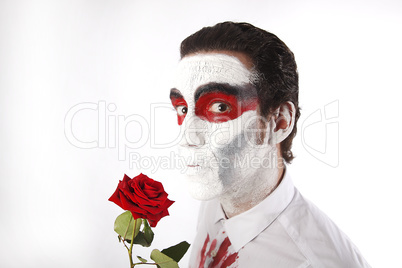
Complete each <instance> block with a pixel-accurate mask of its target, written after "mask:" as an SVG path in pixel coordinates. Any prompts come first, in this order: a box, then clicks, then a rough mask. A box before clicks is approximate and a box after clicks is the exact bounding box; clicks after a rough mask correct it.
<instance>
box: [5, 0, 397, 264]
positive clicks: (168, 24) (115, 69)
mask: <svg viewBox="0 0 402 268" xmlns="http://www.w3.org/2000/svg"><path fill="white" fill-rule="evenodd" d="M225 20H234V21H247V22H250V23H252V24H254V25H256V26H258V27H260V28H263V29H266V30H268V31H271V32H273V33H275V34H276V35H278V36H279V37H280V38H281V39H282V40H284V41H285V43H286V44H287V45H288V46H289V47H290V48H291V49H292V50H293V52H294V53H295V55H296V60H297V63H298V67H299V73H300V102H301V107H302V109H303V110H302V117H301V119H300V121H299V135H298V136H297V137H296V139H295V141H294V143H295V144H294V151H295V154H296V155H297V158H296V159H295V160H294V163H293V164H292V165H290V166H289V170H290V172H291V174H292V177H293V180H294V182H295V184H296V186H297V187H298V188H299V190H300V191H301V192H302V194H304V195H305V196H306V197H307V198H309V199H310V200H312V201H313V202H314V203H316V204H317V206H318V207H320V208H321V209H322V210H323V211H325V212H326V213H327V214H328V215H329V216H330V217H331V218H332V219H333V220H334V221H335V222H336V223H337V224H338V225H339V226H340V227H341V229H342V230H343V231H344V232H345V233H346V234H347V235H348V236H349V237H350V238H351V239H352V240H353V241H354V243H355V244H356V245H357V246H358V248H359V249H360V250H361V252H362V254H363V255H364V256H365V258H366V259H367V261H368V262H369V263H370V264H371V265H372V266H373V267H398V266H399V267H401V266H400V265H401V264H400V258H399V256H400V249H401V248H400V241H401V239H402V233H401V226H402V220H401V217H400V207H401V204H402V197H401V195H400V187H401V186H402V183H401V179H402V178H401V175H400V150H401V141H400V134H399V132H400V130H401V127H400V119H399V115H400V91H401V90H402V88H401V82H400V80H401V79H400V75H401V71H402V70H401V69H402V68H401V61H402V53H401V47H402V38H401V25H402V3H401V2H400V1H396V0H395V1H391V0H381V1H380V0H376V1H374V0H373V1H363V0H361V1H350V0H348V1H346V0H342V1H339V0H336V1H318V0H317V1H296V0H294V1H290V0H289V1H253V0H251V1H247V2H246V1H134V0H132V1H106V0H103V1H95V0H92V1H90V0H87V1H50V0H49V1H11V0H10V1H4V0H3V1H1V2H0V38H1V42H0V88H1V92H0V94H1V100H0V101H1V103H0V118H1V121H0V124H1V132H0V146H1V147H0V151H1V158H0V163H1V166H0V179H1V187H0V212H1V214H0V266H1V267H10V268H11V267H24V268H29V267H75V268H78V267H97V268H102V267H105V268H106V267H128V266H129V263H128V257H127V253H126V250H125V249H124V248H123V246H122V245H121V244H119V243H118V240H117V235H116V234H115V233H114V231H113V222H114V219H115V217H116V216H117V215H119V214H120V213H121V212H122V210H121V209H120V208H119V207H118V206H116V205H114V204H113V203H111V202H109V201H107V199H108V198H109V196H110V195H111V194H112V193H113V192H114V190H115V187H116V186H117V183H118V180H120V179H122V177H123V174H124V173H127V174H128V175H129V176H134V175H137V174H138V173H140V172H143V173H145V174H147V175H149V176H151V177H152V178H154V179H156V180H159V181H161V182H163V184H164V186H165V189H166V191H167V192H168V193H169V194H170V198H171V199H173V200H175V201H176V203H175V204H174V205H173V206H172V207H171V209H170V214H171V216H169V217H166V218H164V219H162V220H161V221H160V223H159V224H158V226H157V228H156V229H155V232H156V240H155V242H154V245H153V247H152V248H159V249H162V248H164V247H168V246H170V245H172V244H174V243H178V242H180V241H182V240H187V241H189V242H191V240H192V239H193V237H194V234H195V221H196V217H197V208H198V205H199V204H198V202H197V201H194V200H192V199H191V198H190V197H189V196H188V194H187V193H186V190H185V188H184V186H183V178H182V176H181V174H180V172H179V171H178V170H177V169H173V168H159V169H156V170H154V167H152V166H151V165H148V164H147V163H148V162H147V161H145V160H144V159H145V158H147V157H154V159H157V158H158V157H159V159H166V157H168V156H169V154H170V153H171V152H175V149H174V148H165V149H158V148H152V147H155V146H151V141H150V140H147V137H148V136H149V134H150V133H155V135H156V136H155V139H156V141H158V142H159V143H161V142H167V141H169V140H172V139H173V138H174V137H175V135H177V131H178V128H177V124H176V118H175V115H174V113H173V112H172V111H171V110H169V109H167V108H163V109H156V110H155V116H152V117H151V104H152V103H168V102H169V99H168V93H169V89H170V86H171V84H170V80H171V76H172V72H173V68H174V66H175V65H176V63H177V62H178V60H179V52H178V48H179V44H180V42H181V40H182V39H184V38H185V37H186V36H188V35H190V34H191V33H193V32H195V31H197V30H199V29H200V28H201V27H203V26H209V25H213V24H215V23H217V22H221V21H225ZM80 103H92V105H98V104H99V103H100V104H102V103H105V104H106V105H109V104H112V105H111V106H110V108H112V106H113V104H114V106H115V108H116V109H115V110H113V109H111V110H112V111H109V110H107V111H106V115H107V116H106V118H107V119H108V120H109V119H110V120H109V121H108V122H106V123H105V124H106V127H107V129H108V132H107V133H115V130H116V129H118V127H114V126H113V122H114V121H118V118H119V116H120V118H124V116H129V115H135V116H136V117H135V118H137V119H138V118H139V116H141V117H143V118H144V121H145V122H148V123H149V124H150V125H149V127H147V126H145V125H144V123H143V122H142V125H141V124H140V123H139V119H138V122H131V123H127V122H126V123H127V124H124V122H121V124H119V126H120V130H121V131H120V133H119V134H118V135H117V136H116V139H117V142H120V144H123V145H124V141H125V140H126V139H129V140H130V141H131V142H132V143H137V144H139V143H140V142H144V143H145V145H144V146H142V147H141V148H138V149H130V148H127V150H126V153H127V154H129V153H130V152H131V153H137V156H138V155H139V156H141V158H142V160H141V159H139V160H138V159H137V160H138V161H133V163H134V165H133V166H131V167H130V161H129V158H128V157H126V159H125V160H124V159H121V158H120V159H119V157H118V151H119V150H118V149H117V148H115V146H114V145H113V142H112V141H113V138H111V137H113V135H112V134H106V133H105V132H104V131H103V133H99V131H98V121H99V120H98V112H99V111H100V110H101V109H100V108H99V109H98V110H85V111H80V112H79V113H77V114H76V116H75V117H74V119H73V121H72V123H71V124H69V123H68V122H67V126H69V127H71V129H72V131H73V133H74V135H75V137H76V138H77V139H79V140H81V141H94V140H95V141H96V140H98V148H92V149H82V148H77V147H76V146H74V145H73V144H72V143H74V142H71V140H70V141H69V140H68V139H67V138H66V136H65V118H66V115H67V114H68V112H69V110H70V109H71V108H72V107H74V106H75V105H77V104H80ZM328 104H329V105H328ZM326 105H328V107H327V109H328V111H327V112H328V114H330V115H332V116H333V118H332V119H330V120H329V121H328V120H327V121H326V119H325V114H324V113H322V114H321V115H322V116H323V117H322V118H323V120H321V121H319V122H318V123H316V124H312V123H311V122H310V121H309V120H311V118H312V117H309V115H314V116H317V115H319V113H320V111H322V112H324V111H325V110H324V107H325V106H326ZM327 117H328V116H327ZM101 118H102V117H101ZM131 118H132V119H133V118H134V117H131ZM100 121H102V120H100ZM104 122H105V120H103V122H101V124H100V126H102V125H103V124H104ZM328 122H332V124H327V123H328ZM141 126H142V127H141ZM151 126H152V127H151ZM101 129H102V128H101ZM303 129H304V130H305V131H304V132H303ZM101 132H102V131H101ZM303 133H304V135H303V139H302V135H300V134H303ZM99 137H100V138H101V139H99ZM103 137H107V140H105V139H103ZM102 139H103V141H102ZM108 139H109V140H108ZM102 143H103V144H102ZM325 145H327V147H325ZM100 147H103V148H100ZM315 150H318V151H321V152H317V151H315ZM122 151H123V152H124V150H120V153H121V152H122ZM123 155H124V153H123ZM152 248H151V249H152ZM147 252H150V250H148V249H146V250H142V249H141V250H137V252H136V253H138V254H140V255H141V256H143V257H145V258H147V257H148V253H147ZM188 255H189V254H188ZM188 255H187V256H186V257H185V258H184V259H183V261H182V262H181V266H182V267H186V265H187V261H188Z"/></svg>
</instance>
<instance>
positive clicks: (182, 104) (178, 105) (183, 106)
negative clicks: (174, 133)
mask: <svg viewBox="0 0 402 268" xmlns="http://www.w3.org/2000/svg"><path fill="white" fill-rule="evenodd" d="M170 100H171V101H172V105H173V107H174V108H175V109H176V112H177V123H178V124H179V125H181V124H183V121H184V118H185V117H186V114H187V110H188V106H187V102H186V101H185V100H184V98H183V97H182V96H171V97H170Z"/></svg>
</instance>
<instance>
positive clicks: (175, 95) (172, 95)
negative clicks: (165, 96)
mask: <svg viewBox="0 0 402 268" xmlns="http://www.w3.org/2000/svg"><path fill="white" fill-rule="evenodd" d="M170 98H171V99H172V98H176V99H180V98H183V95H182V94H181V92H180V91H179V90H178V89H177V88H172V89H171V90H170Z"/></svg>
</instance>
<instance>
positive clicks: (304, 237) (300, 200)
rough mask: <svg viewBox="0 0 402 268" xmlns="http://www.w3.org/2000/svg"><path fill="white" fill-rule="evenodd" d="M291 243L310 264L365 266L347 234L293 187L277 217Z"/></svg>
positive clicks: (319, 265)
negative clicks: (292, 193)
mask: <svg viewBox="0 0 402 268" xmlns="http://www.w3.org/2000/svg"><path fill="white" fill-rule="evenodd" d="M277 222H278V224H280V225H281V226H282V227H283V229H284V231H285V232H286V233H287V235H288V236H289V237H290V238H291V240H292V241H293V243H294V244H295V245H296V246H297V248H298V249H299V250H300V251H301V252H302V254H303V255H304V256H305V257H306V258H307V259H309V260H310V262H311V263H312V264H315V265H312V266H313V267H316V266H318V267H321V266H322V267H369V265H368V264H367V263H366V261H365V260H364V258H363V257H362V256H361V254H360V252H359V250H358V249H357V247H356V246H355V245H354V244H353V243H352V242H351V240H350V239H349V238H348V237H347V235H346V234H345V233H344V232H343V231H342V230H340V229H339V228H338V226H337V225H336V224H335V223H334V222H333V221H332V220H331V219H330V218H329V217H328V216H327V215H326V214H325V213H324V212H322V211H321V210H320V209H319V208H318V207H317V206H316V205H314V204H313V203H312V202H311V201H309V200H307V199H305V198H304V197H303V196H302V195H301V194H300V193H299V192H298V191H297V190H296V192H295V195H294V198H293V200H292V202H291V203H290V204H289V206H288V207H287V208H286V210H285V211H283V213H282V214H281V215H280V216H279V217H278V219H277Z"/></svg>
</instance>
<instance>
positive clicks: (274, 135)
mask: <svg viewBox="0 0 402 268" xmlns="http://www.w3.org/2000/svg"><path fill="white" fill-rule="evenodd" d="M295 114H296V109H295V106H294V104H293V103H292V102H290V101H287V102H284V103H282V104H281V105H280V106H279V107H278V108H277V109H276V110H275V111H274V113H273V114H272V117H271V120H270V125H271V133H270V134H271V135H270V141H269V142H271V145H276V144H279V143H281V142H282V141H283V140H284V139H286V138H287V137H288V136H289V134H290V133H291V132H292V130H293V127H294V125H295Z"/></svg>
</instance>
